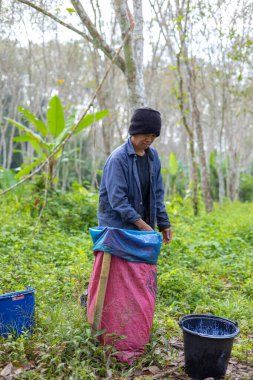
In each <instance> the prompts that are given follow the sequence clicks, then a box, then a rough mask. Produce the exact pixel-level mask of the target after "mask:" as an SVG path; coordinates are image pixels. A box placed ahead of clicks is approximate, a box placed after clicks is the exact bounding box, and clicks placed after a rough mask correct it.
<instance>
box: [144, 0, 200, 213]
mask: <svg viewBox="0 0 253 380" xmlns="http://www.w3.org/2000/svg"><path fill="white" fill-rule="evenodd" d="M155 3H156V6H157V7H155ZM162 4H163V2H162V3H158V2H154V1H151V0H150V5H151V7H152V9H153V11H154V12H155V15H156V21H157V23H158V24H159V27H160V30H161V32H162V34H163V37H164V40H165V43H166V47H167V49H168V51H169V54H170V57H171V60H172V62H173V60H174V57H175V56H176V62H175V68H176V74H177V75H176V81H177V89H176V91H175V92H176V98H177V102H178V107H179V111H180V116H181V123H182V125H183V127H184V128H185V130H186V133H187V136H188V143H189V151H190V162H191V184H190V186H191V188H192V196H191V201H192V207H193V213H194V215H197V214H198V213H199V205H198V171H197V160H196V149H195V136H194V129H193V127H192V126H191V125H190V123H189V121H188V118H187V114H188V113H189V110H188V105H187V102H186V95H185V92H186V91H185V87H186V83H185V82H186V80H185V75H184V67H183V64H184V56H183V54H182V50H183V46H182V44H181V40H179V41H178V48H179V51H178V53H177V54H175V51H174V49H173V43H172V41H171V37H170V27H169V23H170V19H169V17H168V18H167V14H166V12H167V11H168V10H169V7H167V8H166V9H165V12H164V10H163V9H162ZM181 27H183V28H184V30H186V27H187V19H185V24H184V26H182V25H181Z"/></svg>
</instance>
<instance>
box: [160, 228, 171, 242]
mask: <svg viewBox="0 0 253 380" xmlns="http://www.w3.org/2000/svg"><path fill="white" fill-rule="evenodd" d="M162 234H163V243H164V244H169V243H170V242H171V239H172V229H171V228H165V229H164V230H162Z"/></svg>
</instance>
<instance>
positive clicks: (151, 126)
mask: <svg viewBox="0 0 253 380" xmlns="http://www.w3.org/2000/svg"><path fill="white" fill-rule="evenodd" d="M161 126H162V122H161V114H160V112H158V111H156V110H153V109H152V108H148V107H143V108H137V109H136V110H135V111H134V113H133V116H132V118H131V123H130V127H129V130H128V132H129V134H130V135H131V136H132V135H138V134H149V133H154V134H155V135H156V137H158V136H159V135H160V132H161Z"/></svg>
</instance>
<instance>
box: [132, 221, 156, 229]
mask: <svg viewBox="0 0 253 380" xmlns="http://www.w3.org/2000/svg"><path fill="white" fill-rule="evenodd" d="M134 224H135V225H136V227H138V228H139V230H140V231H154V230H153V228H151V227H150V226H149V225H148V224H147V223H145V222H144V220H143V219H138V220H136V221H135V222H134Z"/></svg>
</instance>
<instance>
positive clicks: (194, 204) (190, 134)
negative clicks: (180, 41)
mask: <svg viewBox="0 0 253 380" xmlns="http://www.w3.org/2000/svg"><path fill="white" fill-rule="evenodd" d="M180 57H181V51H180V52H179V53H178V54H177V72H178V76H179V99H178V101H179V108H180V113H181V117H182V122H183V125H184V127H185V129H186V132H187V134H188V139H189V145H190V158H191V180H192V207H193V213H194V215H197V214H198V212H199V208H198V172H197V162H196V157H195V148H194V133H193V130H192V129H191V128H190V126H189V124H188V122H187V119H186V114H185V105H184V90H183V75H182V71H181V58H180Z"/></svg>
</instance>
